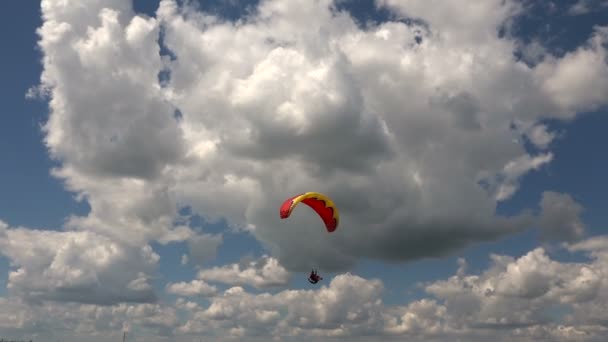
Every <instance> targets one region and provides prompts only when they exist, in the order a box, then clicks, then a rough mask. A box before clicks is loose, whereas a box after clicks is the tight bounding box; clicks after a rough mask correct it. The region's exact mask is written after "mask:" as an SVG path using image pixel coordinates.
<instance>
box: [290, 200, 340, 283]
mask: <svg viewBox="0 0 608 342" xmlns="http://www.w3.org/2000/svg"><path fill="white" fill-rule="evenodd" d="M300 202H302V203H304V204H306V205H308V206H309V207H311V208H312V209H313V210H314V211H315V212H316V213H317V214H318V215H319V217H320V218H321V220H323V223H324V224H325V229H327V232H328V233H333V232H334V231H335V230H336V228H338V223H339V222H340V214H339V213H338V208H336V205H335V204H334V202H333V201H332V200H331V199H330V198H329V197H327V196H325V195H323V194H322V193H319V192H306V193H303V194H299V195H297V196H294V197H291V198H288V199H287V200H285V202H283V205H281V208H280V209H279V214H280V216H281V218H282V219H286V218H288V217H289V216H290V215H291V212H292V211H293V210H294V208H295V207H296V206H297V205H298V203H300ZM320 280H323V278H322V277H321V276H320V275H319V274H318V273H317V270H315V269H313V270H312V271H311V272H310V276H309V277H308V282H310V283H311V284H316V283H318V282H319V281H320Z"/></svg>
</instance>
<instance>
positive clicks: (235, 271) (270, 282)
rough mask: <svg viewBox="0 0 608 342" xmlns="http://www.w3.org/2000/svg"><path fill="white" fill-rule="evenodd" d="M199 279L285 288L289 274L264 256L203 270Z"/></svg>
mask: <svg viewBox="0 0 608 342" xmlns="http://www.w3.org/2000/svg"><path fill="white" fill-rule="evenodd" d="M198 278H200V279H203V280H206V281H210V282H220V283H224V284H229V285H250V286H253V287H256V288H267V287H276V286H284V285H287V283H288V282H289V272H288V271H287V270H286V269H285V268H284V267H283V266H282V265H281V264H279V261H278V260H277V259H275V258H272V257H268V256H266V255H265V256H262V257H261V258H260V259H258V260H252V261H244V262H243V263H242V264H232V265H226V266H222V267H213V268H210V269H203V270H201V271H199V272H198Z"/></svg>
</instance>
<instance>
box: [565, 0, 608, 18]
mask: <svg viewBox="0 0 608 342" xmlns="http://www.w3.org/2000/svg"><path fill="white" fill-rule="evenodd" d="M603 8H608V1H606V0H578V1H577V2H575V3H574V4H572V5H571V6H570V7H569V8H568V14H570V15H574V16H577V15H584V14H588V13H591V12H594V11H598V10H602V9H603Z"/></svg>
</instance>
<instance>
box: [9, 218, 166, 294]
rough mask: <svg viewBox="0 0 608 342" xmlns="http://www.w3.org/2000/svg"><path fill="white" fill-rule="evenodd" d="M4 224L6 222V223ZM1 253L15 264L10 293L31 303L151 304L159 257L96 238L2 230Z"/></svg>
mask: <svg viewBox="0 0 608 342" xmlns="http://www.w3.org/2000/svg"><path fill="white" fill-rule="evenodd" d="M0 223H1V221H0ZM0 253H2V254H3V255H5V256H6V257H8V258H9V260H10V262H11V270H10V272H9V275H8V284H7V288H8V289H9V291H10V292H11V293H13V294H15V295H18V296H21V297H23V298H25V299H27V300H30V301H41V300H56V301H69V302H80V303H95V304H107V305H110V304H114V303H119V302H151V301H154V300H156V295H155V293H154V291H153V289H152V287H151V284H150V283H149V278H150V276H151V275H152V274H153V273H154V272H155V270H156V266H157V263H158V260H159V256H158V255H157V254H156V253H154V251H153V250H152V248H150V246H143V247H132V246H127V245H123V244H120V243H117V242H115V241H112V240H110V239H108V238H107V237H104V236H100V235H97V234H95V233H90V232H56V231H42V230H30V229H25V228H10V227H8V226H7V225H6V224H5V223H3V224H2V225H0Z"/></svg>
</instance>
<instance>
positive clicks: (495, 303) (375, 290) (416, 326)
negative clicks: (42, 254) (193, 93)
mask: <svg viewBox="0 0 608 342" xmlns="http://www.w3.org/2000/svg"><path fill="white" fill-rule="evenodd" d="M566 248H567V250H569V251H570V252H572V253H579V252H584V253H586V254H588V257H589V259H587V260H583V261H558V260H556V259H553V258H552V257H551V256H550V255H549V254H548V253H547V252H546V251H545V250H544V249H543V248H536V249H534V250H532V251H530V252H528V253H525V254H524V255H522V256H519V257H511V256H506V255H491V259H492V263H491V265H490V266H489V267H488V268H487V269H486V270H483V271H482V272H480V273H478V274H471V273H468V272H467V271H466V268H465V264H466V261H464V260H462V259H461V260H459V267H458V270H457V271H456V273H455V274H454V275H453V276H451V277H449V278H447V279H444V280H436V281H432V282H429V283H427V284H424V286H423V288H424V290H425V291H426V293H427V296H426V297H422V298H419V299H414V300H411V301H410V302H409V303H407V304H404V305H394V304H390V303H385V302H384V301H383V299H382V297H383V294H384V284H383V283H382V281H380V280H378V279H365V278H362V277H359V276H357V275H353V274H348V273H347V274H340V275H337V276H336V277H334V278H333V279H331V280H329V279H328V282H327V283H325V284H326V285H325V284H323V285H320V286H315V287H314V288H313V289H299V290H293V289H290V290H282V291H278V292H262V293H257V294H254V293H249V292H247V291H246V290H245V289H244V288H242V287H238V286H237V287H231V288H229V289H227V290H226V291H224V292H222V293H217V294H216V295H215V296H212V297H209V298H207V299H206V300H205V301H202V302H197V300H194V299H193V300H192V301H186V300H184V299H178V300H177V301H176V302H174V303H164V304H116V305H111V306H98V305H90V304H65V303H57V302H47V303H41V304H40V305H31V304H30V303H27V302H24V301H21V300H19V299H18V298H0V304H2V307H3V308H8V310H10V312H12V313H13V314H11V315H8V314H4V313H5V312H8V311H4V310H3V311H1V312H0V327H7V329H4V328H3V331H6V332H7V333H10V334H12V333H14V332H17V331H19V332H20V333H21V334H23V333H27V334H30V333H31V334H32V335H35V334H38V335H37V336H53V337H57V338H60V337H62V335H61V332H62V331H66V330H67V331H70V332H71V333H70V334H71V338H72V339H74V338H78V337H82V338H81V339H80V340H82V341H88V340H87V338H86V337H85V336H95V335H99V336H102V335H103V336H114V337H118V336H116V335H117V332H120V331H122V330H124V329H126V330H129V331H130V334H131V335H132V337H133V338H141V337H143V335H142V334H145V333H144V332H145V331H148V329H152V330H151V331H152V333H151V334H150V335H145V336H146V340H148V338H149V339H150V340H151V341H154V342H155V341H162V340H163V338H161V337H158V336H159V334H160V335H166V336H169V337H168V338H169V339H171V340H174V341H186V340H188V338H192V336H196V337H197V338H199V337H203V338H211V339H214V340H219V341H223V340H230V338H234V337H240V339H241V340H244V341H261V340H285V339H290V340H296V341H299V340H310V339H327V338H330V337H331V338H332V339H335V340H338V341H353V340H354V341H365V340H370V339H382V340H395V341H398V340H404V339H406V340H415V341H431V340H432V341H453V340H454V339H461V340H466V341H487V340H494V341H513V340H525V341H527V340H551V341H573V340H576V341H601V340H602V339H603V338H605V336H606V335H607V334H608V329H606V327H605V321H606V319H608V317H607V316H606V310H605V307H606V305H607V303H608V296H607V295H606V294H607V293H608V292H607V291H606V290H607V287H606V286H607V284H608V279H606V277H607V275H608V269H607V266H606V265H608V263H607V261H608V238H606V237H605V236H600V237H594V238H590V239H587V240H584V241H581V242H578V243H576V244H570V245H567V246H566ZM178 284H180V285H177V286H174V289H178V288H179V290H178V291H176V293H177V292H181V290H184V291H186V292H189V291H191V290H193V289H194V288H196V287H198V289H196V291H191V293H192V294H195V292H198V290H199V289H200V288H203V287H204V286H199V285H201V284H204V283H202V282H199V281H193V282H191V283H178ZM197 284H198V285H197ZM173 285H175V284H173ZM169 288H171V286H169V287H168V289H169ZM178 294H179V293H178ZM197 294H200V293H197ZM14 313H18V314H14ZM17 329H18V330H17ZM112 334H114V335H112ZM15 336H24V335H15ZM28 336H29V335H28ZM231 336H232V337H231ZM90 340H91V341H96V340H95V339H94V337H91V339H90Z"/></svg>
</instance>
